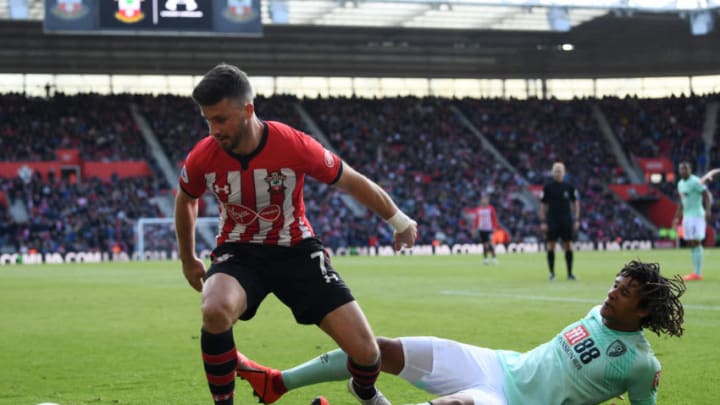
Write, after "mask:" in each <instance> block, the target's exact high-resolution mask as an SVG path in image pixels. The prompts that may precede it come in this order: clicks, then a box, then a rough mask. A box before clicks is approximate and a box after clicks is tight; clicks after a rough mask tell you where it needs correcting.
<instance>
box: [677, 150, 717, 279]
mask: <svg viewBox="0 0 720 405" xmlns="http://www.w3.org/2000/svg"><path fill="white" fill-rule="evenodd" d="M678 174H679V175H680V180H679V181H678V184H677V191H678V195H679V196H680V205H679V206H678V209H677V211H676V212H675V217H674V218H673V223H672V226H673V228H676V227H677V224H678V220H679V219H680V215H681V214H682V218H683V221H682V226H683V239H684V240H685V242H687V245H688V247H690V257H691V259H692V267H693V272H692V273H690V274H688V275H687V276H685V277H683V279H685V280H702V279H703V276H702V262H703V246H702V241H703V239H705V227H706V224H707V222H708V221H710V216H711V215H712V211H711V209H710V207H711V205H712V195H711V194H710V192H709V191H708V189H707V187H705V184H704V181H703V179H704V178H703V179H700V177H698V176H696V175H694V174H692V168H691V166H690V163H688V162H681V163H680V164H679V165H678Z"/></svg>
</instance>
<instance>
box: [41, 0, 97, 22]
mask: <svg viewBox="0 0 720 405" xmlns="http://www.w3.org/2000/svg"><path fill="white" fill-rule="evenodd" d="M50 12H51V13H52V14H53V15H54V16H55V17H57V18H61V19H63V20H77V19H80V18H83V17H85V15H87V13H88V12H89V10H88V8H87V7H86V6H85V5H84V4H83V2H82V0H58V1H57V4H56V5H55V7H53V8H51V9H50Z"/></svg>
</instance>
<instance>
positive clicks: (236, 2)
mask: <svg viewBox="0 0 720 405" xmlns="http://www.w3.org/2000/svg"><path fill="white" fill-rule="evenodd" d="M223 16H224V17H225V18H227V19H228V20H230V21H232V22H238V23H239V22H245V21H250V20H252V19H254V18H256V17H257V11H255V9H254V8H253V6H252V0H227V8H226V9H225V10H224V11H223Z"/></svg>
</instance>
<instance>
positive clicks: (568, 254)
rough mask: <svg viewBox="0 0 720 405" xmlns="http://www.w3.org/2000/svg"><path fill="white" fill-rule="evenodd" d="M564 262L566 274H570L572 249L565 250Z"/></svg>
mask: <svg viewBox="0 0 720 405" xmlns="http://www.w3.org/2000/svg"><path fill="white" fill-rule="evenodd" d="M565 264H566V265H567V273H568V276H572V266H573V251H572V250H566V251H565Z"/></svg>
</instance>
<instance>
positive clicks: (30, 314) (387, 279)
mask: <svg viewBox="0 0 720 405" xmlns="http://www.w3.org/2000/svg"><path fill="white" fill-rule="evenodd" d="M718 256H720V251H718V250H706V256H705V273H706V278H705V280H704V281H702V282H695V283H691V284H689V288H688V292H687V294H686V296H685V299H684V303H685V304H686V305H687V308H686V322H685V327H686V334H685V336H683V337H682V338H680V339H676V338H667V337H660V338H658V337H656V336H655V335H652V334H648V338H649V340H650V341H651V343H652V344H653V347H654V349H655V352H656V354H657V356H658V358H659V360H660V361H661V362H662V364H663V375H662V380H661V385H660V394H659V403H660V404H672V405H678V404H691V405H695V404H702V405H704V404H714V403H717V400H718V397H720V389H718V388H717V387H718V386H720V379H719V378H718V376H717V375H718V373H717V370H718V367H720V366H719V365H720V348H718V344H719V343H720V338H719V336H720V294H719V293H718V291H720V266H718V264H717V263H718ZM559 258H560V260H558V270H559V271H558V275H559V277H558V279H557V280H556V281H555V282H553V283H550V282H548V281H547V280H546V270H545V258H544V255H542V254H516V255H503V256H500V257H499V259H500V262H501V263H500V265H498V266H482V265H481V264H480V262H481V259H480V258H479V256H471V255H464V256H444V257H383V258H381V257H376V258H368V257H352V258H343V257H337V258H334V259H333V264H334V266H335V267H336V268H337V270H338V271H339V272H340V273H341V274H342V275H343V277H344V278H345V279H346V281H347V282H348V284H349V285H350V287H351V288H352V289H353V292H354V294H355V295H356V297H357V299H358V301H359V302H360V304H361V306H362V307H363V309H364V310H365V312H366V314H367V316H368V318H369V319H370V322H371V324H372V326H373V329H374V330H375V333H376V334H378V335H385V336H399V335H439V336H443V337H447V338H452V339H457V340H461V341H463V342H467V343H471V344H476V345H481V346H487V347H492V348H503V349H513V350H526V349H529V348H532V347H534V346H535V345H537V344H540V343H543V342H545V341H547V340H549V339H550V338H551V337H552V336H553V335H554V334H555V333H557V332H558V331H559V330H560V329H561V328H562V327H564V326H565V325H567V324H569V323H571V322H574V321H576V320H577V319H579V318H580V317H582V316H584V315H585V314H586V313H587V311H588V310H589V309H590V308H591V307H592V306H593V305H594V304H599V303H601V302H602V300H603V299H604V296H605V294H606V292H607V290H608V288H609V287H610V285H611V283H612V280H613V278H614V275H615V273H616V272H617V270H618V269H619V268H620V267H621V266H622V264H623V263H625V262H627V261H629V260H631V259H633V258H640V259H642V260H646V261H649V260H655V261H659V262H660V263H661V265H662V267H663V272H664V273H665V274H670V273H683V274H684V273H686V272H687V270H688V267H689V264H690V254H689V252H688V251H687V250H680V251H678V250H669V251H652V252H647V251H643V252H637V251H636V252H615V253H608V252H579V253H576V273H577V275H578V278H579V280H578V281H577V282H574V283H573V282H568V281H566V280H565V279H564V277H562V274H563V271H564V263H563V261H562V260H561V259H562V255H560V256H559ZM533 297H534V299H533ZM543 297H547V298H551V299H548V300H538V298H543ZM563 297H564V298H571V299H573V300H566V301H559V300H554V299H556V298H563ZM0 325H1V326H0V404H11V405H25V404H30V405H35V404H38V403H41V402H55V403H59V404H61V405H70V404H209V403H211V401H210V399H209V394H208V391H207V387H206V383H205V377H204V373H203V370H202V364H201V361H200V353H199V339H198V338H199V329H200V312H199V294H198V293H196V292H195V291H194V290H192V289H191V288H190V287H189V286H188V285H187V284H186V283H185V280H184V278H183V277H182V273H181V271H180V268H179V265H178V263H174V262H162V263H159V262H153V263H122V264H120V263H113V264H103V265H91V264H83V265H47V266H18V267H16V266H10V267H0ZM235 339H236V342H237V345H238V349H239V350H241V351H243V352H245V353H246V354H247V355H248V356H250V357H252V358H255V359H256V360H258V361H260V362H264V363H267V364H270V365H273V366H275V367H278V368H284V367H289V366H292V365H294V364H296V363H299V362H301V361H304V360H306V359H309V358H311V357H314V356H316V355H319V354H321V353H322V352H324V351H327V350H330V349H333V348H334V344H333V343H332V341H331V340H330V339H329V338H328V337H326V336H325V335H324V334H322V332H320V331H319V330H318V329H317V328H315V327H312V326H300V325H296V324H295V323H294V321H293V319H292V317H291V315H290V313H289V311H288V310H287V309H286V308H285V307H283V306H282V305H281V304H279V303H278V301H276V300H275V299H274V298H270V299H268V300H267V301H266V302H265V303H264V304H263V306H262V307H261V309H260V311H259V312H258V315H257V316H256V318H255V319H253V320H252V321H250V322H244V323H240V324H238V325H237V326H236V327H235ZM379 386H380V387H381V389H382V390H383V392H385V394H386V395H387V396H388V397H389V398H390V399H391V400H393V402H394V403H397V404H402V403H410V402H420V401H423V400H427V399H429V398H430V397H429V396H428V395H426V394H425V393H423V392H421V391H419V390H417V389H415V388H412V387H411V386H410V385H408V384H407V383H405V382H404V381H402V380H400V379H398V378H396V377H392V376H388V375H383V376H382V377H381V379H380V382H379ZM237 387H238V389H237V394H236V404H250V403H254V401H253V398H252V396H251V395H250V390H249V389H248V387H249V386H248V385H247V384H246V383H245V382H243V381H241V380H238V384H237ZM320 394H322V395H325V396H326V397H328V398H329V399H330V402H331V403H332V404H333V405H340V404H351V403H352V401H351V400H350V397H349V395H348V394H347V393H346V392H345V386H344V383H341V382H335V383H326V384H320V385H316V386H313V387H307V388H303V389H299V390H296V391H293V392H291V393H288V394H287V395H286V396H285V397H284V398H283V399H282V400H281V401H279V402H278V403H279V404H299V405H302V404H308V403H309V402H310V399H312V398H313V397H314V396H316V395H320ZM616 402H617V404H618V405H620V404H623V403H625V404H627V403H629V402H628V401H627V400H625V401H619V400H618V401H616ZM533 405H535V404H533ZM537 405H553V404H537Z"/></svg>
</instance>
